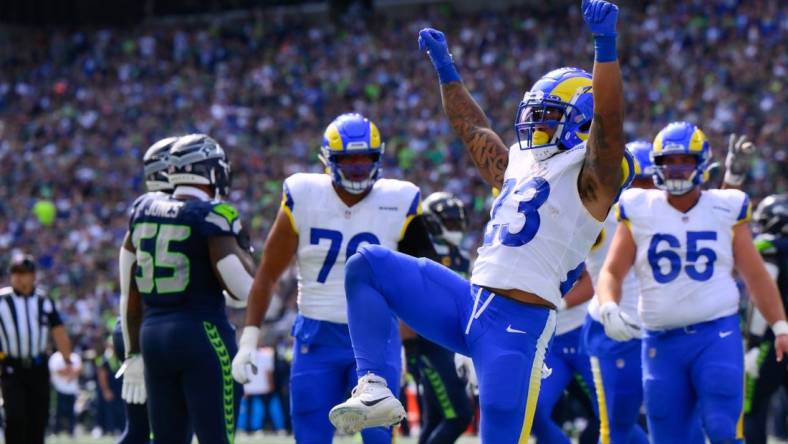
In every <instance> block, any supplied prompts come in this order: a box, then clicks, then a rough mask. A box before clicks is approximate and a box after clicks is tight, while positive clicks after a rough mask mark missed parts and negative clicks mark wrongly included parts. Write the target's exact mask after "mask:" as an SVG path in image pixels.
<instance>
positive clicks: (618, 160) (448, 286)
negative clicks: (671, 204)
mask: <svg viewBox="0 0 788 444" xmlns="http://www.w3.org/2000/svg"><path fill="white" fill-rule="evenodd" d="M582 9H583V15H584V18H585V20H586V22H587V24H588V26H589V28H590V29H591V32H592V33H593V35H594V41H595V46H596V60H595V63H594V72H593V77H592V76H590V75H588V73H586V72H585V71H582V70H580V69H577V68H563V69H559V70H555V71H552V72H550V73H548V74H547V75H546V76H544V77H543V78H542V79H540V80H539V81H538V82H536V84H535V85H534V87H533V88H532V90H531V91H529V92H528V93H526V95H525V98H524V100H523V102H522V103H521V105H520V109H519V111H518V114H517V120H516V123H515V128H516V129H517V133H518V137H519V138H520V143H519V144H517V145H516V146H515V147H514V148H513V149H512V150H508V151H507V149H506V145H505V144H504V143H503V141H502V140H501V138H500V137H499V136H498V135H497V134H496V133H495V132H493V130H492V129H491V128H490V125H489V122H488V121H487V118H486V117H485V115H484V112H483V111H482V110H481V109H480V108H479V106H478V104H477V103H476V102H475V101H474V100H473V98H472V97H471V95H470V93H469V92H468V90H467V89H466V88H465V85H464V84H463V83H462V81H461V80H460V76H459V73H458V72H457V69H456V68H455V66H454V62H453V60H452V57H451V55H450V54H449V49H448V45H447V43H446V39H445V37H444V35H443V33H441V32H439V31H436V30H434V29H424V30H422V31H421V32H420V33H419V42H420V47H421V48H422V50H425V51H427V52H428V54H429V57H430V59H431V60H432V63H433V65H434V66H435V69H436V71H437V72H438V77H439V79H440V83H441V93H442V97H443V105H444V110H445V112H446V114H447V115H448V117H449V121H450V122H451V125H452V127H453V128H454V131H455V133H456V134H457V135H458V136H459V137H460V138H461V139H462V140H463V142H464V143H465V145H466V147H467V148H468V151H469V152H470V155H471V157H472V158H473V160H474V162H475V163H476V165H477V167H478V169H479V171H480V173H481V175H482V177H484V179H485V180H486V181H487V182H488V183H489V184H490V185H491V186H494V187H499V188H500V189H501V194H500V195H499V197H498V198H497V200H496V201H495V203H494V205H493V209H492V212H491V220H490V222H489V224H488V226H487V230H486V232H485V236H484V238H485V239H484V245H483V246H482V247H481V248H480V249H479V257H478V260H477V261H476V264H475V266H474V269H473V272H472V276H471V282H468V281H466V280H465V279H463V278H461V277H460V276H458V275H457V274H456V273H454V272H453V271H451V270H450V269H448V268H446V267H443V266H441V265H439V264H437V263H434V262H431V261H427V260H423V259H421V260H416V259H413V258H409V257H406V256H404V255H401V254H397V253H396V252H392V251H390V250H388V249H386V248H381V247H378V246H367V247H364V248H361V249H360V250H359V254H357V255H355V256H353V257H352V258H351V259H350V261H348V264H347V270H346V277H345V289H346V290H347V299H348V318H349V325H350V335H351V338H352V340H353V349H354V352H355V356H356V365H357V370H356V371H357V375H358V378H359V382H358V385H357V386H356V389H355V390H354V394H353V396H352V397H351V398H350V399H349V400H347V401H346V402H344V403H342V404H340V405H338V406H336V407H334V408H333V409H332V411H331V421H332V423H334V425H336V426H337V427H339V428H342V429H345V430H349V431H354V430H358V429H362V428H366V427H372V426H380V425H390V424H395V423H397V422H398V421H399V420H401V419H402V417H403V415H404V409H403V408H402V405H401V404H400V403H399V401H398V400H397V398H396V397H394V395H393V394H392V393H391V391H390V390H389V388H387V387H386V383H385V380H384V379H383V378H381V376H380V375H381V373H382V372H384V371H385V370H386V368H385V353H384V351H385V345H386V341H387V340H388V339H387V338H389V337H390V335H391V328H392V327H391V326H390V324H389V323H388V322H386V320H387V319H389V318H390V317H391V313H392V312H394V313H395V314H396V315H398V316H399V317H400V318H401V319H402V320H403V321H404V322H405V323H406V324H408V325H409V326H410V327H413V329H414V330H415V331H416V332H417V333H419V334H420V335H422V336H424V337H425V338H427V339H428V340H431V341H434V342H437V343H438V344H440V345H442V346H444V347H447V348H449V349H450V350H452V351H454V352H455V353H460V354H463V355H466V356H471V357H472V359H473V362H474V365H475V367H476V371H477V373H478V377H479V391H480V404H481V409H482V420H481V435H482V441H483V442H484V443H488V444H493V443H494V444H505V443H515V442H526V441H527V439H528V436H529V435H530V432H531V425H532V421H533V414H534V410H535V407H536V401H537V396H538V393H539V384H540V381H541V375H542V363H543V360H544V355H545V351H546V349H547V346H548V343H549V342H550V338H551V337H552V335H553V332H554V330H555V311H554V308H555V307H556V306H557V305H559V303H560V298H561V292H560V287H561V285H562V281H567V280H570V279H573V278H576V275H577V274H578V273H577V270H578V269H579V267H580V265H581V263H582V262H583V260H584V259H585V257H586V255H587V254H588V251H589V250H590V248H591V245H592V244H593V242H594V240H595V239H596V237H597V235H598V234H599V231H600V229H601V226H602V221H603V220H605V217H607V213H608V211H609V209H610V206H611V205H612V204H613V202H614V201H615V199H616V198H617V196H618V194H619V191H620V189H621V186H622V183H623V182H625V179H628V178H629V175H630V172H631V171H632V169H633V168H632V167H631V165H632V164H631V158H630V159H629V160H628V161H627V162H625V163H624V165H626V166H627V169H628V171H626V173H625V174H623V175H622V171H621V170H622V160H623V158H624V151H625V150H624V139H623V107H624V105H623V87H622V82H621V72H620V69H619V65H618V61H617V58H616V47H615V45H616V31H615V25H616V19H617V16H618V8H617V7H616V6H614V5H612V4H610V3H608V2H606V1H603V0H590V1H584V2H583V5H582ZM592 87H593V96H592V94H591V90H592ZM592 117H593V119H592ZM586 139H587V142H584V141H585V140H586ZM622 176H623V177H622Z"/></svg>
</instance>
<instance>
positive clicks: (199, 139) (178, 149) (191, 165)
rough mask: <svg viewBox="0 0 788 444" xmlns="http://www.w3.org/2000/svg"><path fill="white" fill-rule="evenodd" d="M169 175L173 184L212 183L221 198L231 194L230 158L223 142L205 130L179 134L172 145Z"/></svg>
mask: <svg viewBox="0 0 788 444" xmlns="http://www.w3.org/2000/svg"><path fill="white" fill-rule="evenodd" d="M168 177H169V179H170V183H171V184H172V185H173V186H178V185H210V186H213V187H214V189H215V190H216V196H215V197H217V198H225V197H227V196H228V195H229V194H230V182H231V174H230V161H229V160H227V155H226V154H225V153H224V150H223V149H222V147H221V146H220V145H219V143H218V142H217V141H215V140H214V139H212V138H210V137H208V136H206V135H205V134H189V135H188V136H181V137H180V138H178V141H177V142H176V143H175V144H174V145H173V146H172V149H170V168H169V174H168Z"/></svg>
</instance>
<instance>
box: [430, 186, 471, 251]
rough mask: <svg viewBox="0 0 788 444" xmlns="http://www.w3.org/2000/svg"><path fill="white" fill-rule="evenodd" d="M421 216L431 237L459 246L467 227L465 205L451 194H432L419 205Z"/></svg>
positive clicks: (441, 192)
mask: <svg viewBox="0 0 788 444" xmlns="http://www.w3.org/2000/svg"><path fill="white" fill-rule="evenodd" d="M421 207H422V216H424V220H425V221H426V223H427V229H428V230H429V232H430V234H432V235H433V236H437V237H441V238H443V239H444V240H446V241H447V242H449V243H450V244H452V245H459V244H460V242H462V237H463V235H464V233H465V230H466V228H467V226H468V218H467V215H466V213H465V205H463V203H462V201H461V200H460V199H458V198H457V197H455V196H454V195H453V194H451V193H447V192H444V191H439V192H437V193H432V194H430V195H429V196H427V198H426V199H424V202H422V204H421Z"/></svg>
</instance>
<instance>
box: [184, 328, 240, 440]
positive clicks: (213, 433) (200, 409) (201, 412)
mask: <svg viewBox="0 0 788 444" xmlns="http://www.w3.org/2000/svg"><path fill="white" fill-rule="evenodd" d="M201 324H202V325H201V328H202V330H203V331H202V332H201V334H200V335H199V336H198V335H197V334H195V335H194V336H195V338H194V341H191V344H190V345H191V347H190V348H189V349H188V353H189V355H190V356H191V359H190V360H189V363H188V365H186V366H185V367H184V369H183V377H182V381H181V388H182V390H183V392H184V395H185V398H186V406H187V408H188V410H189V416H190V418H191V420H192V424H193V426H194V433H195V435H197V439H198V440H199V441H200V442H206V443H208V442H210V443H217V444H221V443H232V442H233V440H234V439H235V422H236V417H237V412H238V405H239V403H240V401H241V394H242V387H241V385H240V384H237V383H236V382H235V381H234V380H233V376H232V373H231V364H230V361H231V359H232V357H233V356H235V353H236V352H237V351H238V347H237V345H236V344H235V334H234V332H233V330H232V328H231V327H230V325H229V324H228V323H227V321H224V322H223V323H219V322H216V323H213V322H207V321H206V322H202V323H201Z"/></svg>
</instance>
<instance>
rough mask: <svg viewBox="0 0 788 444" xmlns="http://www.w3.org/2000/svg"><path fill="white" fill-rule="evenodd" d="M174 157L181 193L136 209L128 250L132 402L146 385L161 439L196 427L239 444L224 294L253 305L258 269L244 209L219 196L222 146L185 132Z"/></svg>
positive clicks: (173, 177) (212, 438)
mask: <svg viewBox="0 0 788 444" xmlns="http://www.w3.org/2000/svg"><path fill="white" fill-rule="evenodd" d="M169 159H170V167H169V170H168V178H169V181H170V183H172V184H173V185H174V186H175V189H174V191H173V195H172V196H167V197H165V196H156V195H145V196H143V197H142V198H141V199H140V201H139V202H137V203H136V205H135V207H134V210H133V214H132V216H131V221H130V224H129V231H130V233H131V236H130V238H129V237H127V238H126V242H125V245H124V249H126V250H127V251H128V252H129V253H132V254H133V255H134V258H133V261H132V268H131V269H132V270H134V271H135V272H134V275H133V276H134V280H133V285H131V283H129V284H128V285H129V290H128V291H129V302H128V309H127V310H126V319H124V321H125V322H124V324H125V325H127V326H128V331H129V342H130V345H129V347H130V350H129V357H128V358H127V360H126V362H125V363H124V369H125V378H124V388H123V392H124V399H127V400H130V401H134V400H138V399H139V398H144V393H145V388H146V387H147V389H148V394H149V395H150V400H149V403H148V407H149V411H150V417H151V427H152V429H153V435H154V441H155V442H157V443H159V442H160V443H167V444H170V443H184V442H187V441H188V440H189V424H190V423H191V424H192V425H193V427H194V432H195V434H196V435H197V439H198V440H199V441H200V442H204V443H232V442H233V439H234V432H235V419H236V418H235V415H236V411H237V408H238V402H239V400H240V397H241V387H240V385H237V384H235V383H234V381H233V379H232V374H231V368H230V361H231V359H232V357H233V355H234V354H235V352H236V345H235V333H234V331H233V328H232V327H231V326H230V323H229V322H228V320H227V316H226V315H225V300H224V297H223V291H225V292H226V293H227V294H228V295H229V296H230V297H231V298H233V299H236V300H243V299H245V298H246V296H247V295H248V293H249V288H250V286H251V283H252V276H251V272H252V270H253V268H254V267H253V263H252V259H251V257H250V255H249V252H248V251H247V250H246V249H245V248H243V247H242V246H241V245H240V242H239V234H240V232H241V223H240V219H239V215H238V211H237V210H236V209H235V208H234V207H233V206H232V205H230V204H229V203H226V202H223V201H221V200H219V199H221V198H224V197H226V196H227V195H228V192H229V188H230V165H229V163H228V161H227V157H226V155H225V153H224V151H223V150H222V148H221V147H220V146H219V144H218V143H217V142H216V141H215V140H213V139H211V138H210V137H208V136H205V135H202V134H193V135H188V136H183V137H181V138H180V139H179V140H178V141H177V142H176V143H175V145H174V146H173V147H172V149H171V150H170V158H169ZM128 270H129V268H127V267H126V266H123V267H122V269H121V272H122V273H124V274H125V273H129V272H128ZM129 274H130V273H129ZM143 303H144V306H145V310H144V319H143V317H142V305H143ZM140 349H141V350H142V358H140V356H139V355H138V353H139V351H140ZM143 361H144V363H145V364H144V365H143ZM143 368H144V375H145V378H144V384H141V383H140V380H139V376H140V373H141V372H142V370H143Z"/></svg>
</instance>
